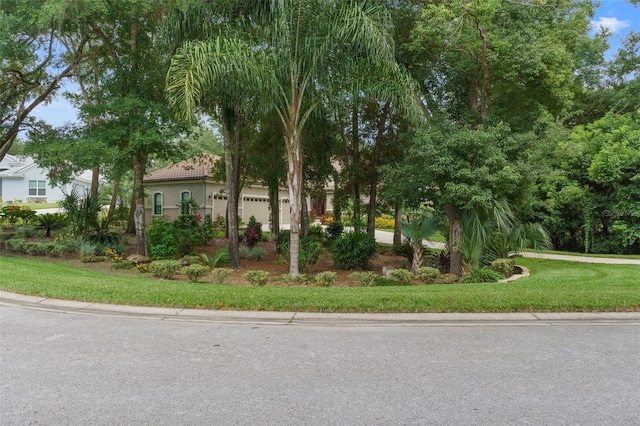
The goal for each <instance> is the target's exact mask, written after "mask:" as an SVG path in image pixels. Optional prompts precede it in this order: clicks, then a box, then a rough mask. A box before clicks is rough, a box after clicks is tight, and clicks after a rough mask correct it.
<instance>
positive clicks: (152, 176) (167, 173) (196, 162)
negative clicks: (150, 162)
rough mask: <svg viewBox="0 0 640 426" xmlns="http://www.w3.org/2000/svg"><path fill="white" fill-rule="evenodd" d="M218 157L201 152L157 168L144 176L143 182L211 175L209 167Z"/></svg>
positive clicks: (200, 177)
mask: <svg viewBox="0 0 640 426" xmlns="http://www.w3.org/2000/svg"><path fill="white" fill-rule="evenodd" d="M219 159H220V157H219V156H217V155H212V154H202V155H199V156H197V157H192V158H189V159H188V160H184V161H180V162H179V163H176V164H173V165H171V166H168V167H165V168H163V169H158V170H156V171H154V172H151V173H148V174H146V175H145V176H144V181H145V182H164V181H170V180H193V179H204V178H210V177H211V168H212V167H213V165H214V163H215V162H216V161H218V160H219Z"/></svg>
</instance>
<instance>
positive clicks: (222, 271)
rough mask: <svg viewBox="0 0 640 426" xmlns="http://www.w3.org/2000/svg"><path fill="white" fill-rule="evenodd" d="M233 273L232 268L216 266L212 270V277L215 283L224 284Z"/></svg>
mask: <svg viewBox="0 0 640 426" xmlns="http://www.w3.org/2000/svg"><path fill="white" fill-rule="evenodd" d="M232 273H233V269H230V268H215V269H214V270H212V271H211V278H212V279H213V282H214V283H217V284H224V282H225V281H226V280H227V278H229V276H230V275H231V274H232Z"/></svg>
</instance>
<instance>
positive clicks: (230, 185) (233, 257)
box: [222, 112, 240, 269]
mask: <svg viewBox="0 0 640 426" xmlns="http://www.w3.org/2000/svg"><path fill="white" fill-rule="evenodd" d="M231 114H232V113H231V112H227V117H226V119H223V120H222V141H223V145H224V168H225V175H226V180H227V229H228V230H229V266H230V267H232V268H235V269H237V268H239V267H240V254H239V248H240V247H239V243H238V180H237V179H236V177H237V176H238V173H237V171H236V170H235V167H234V166H235V163H234V156H233V151H232V147H231V129H230V124H229V123H230V122H231V120H232V117H231Z"/></svg>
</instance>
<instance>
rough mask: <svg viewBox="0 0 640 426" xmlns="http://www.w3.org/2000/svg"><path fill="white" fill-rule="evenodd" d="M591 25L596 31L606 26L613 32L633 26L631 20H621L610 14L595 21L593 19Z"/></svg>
mask: <svg viewBox="0 0 640 426" xmlns="http://www.w3.org/2000/svg"><path fill="white" fill-rule="evenodd" d="M591 25H592V27H593V28H595V30H596V31H599V30H600V28H606V29H608V30H609V32H611V34H616V33H617V32H618V31H620V30H623V29H625V28H628V27H630V26H631V22H630V21H621V20H620V19H618V18H616V17H615V16H613V17H608V16H601V17H599V18H598V19H597V20H595V21H591Z"/></svg>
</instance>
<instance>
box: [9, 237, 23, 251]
mask: <svg viewBox="0 0 640 426" xmlns="http://www.w3.org/2000/svg"><path fill="white" fill-rule="evenodd" d="M4 245H5V247H6V248H7V250H10V251H15V252H16V253H24V250H25V249H26V246H27V240H26V239H25V238H20V237H17V238H11V239H8V240H6V241H5V242H4Z"/></svg>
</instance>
